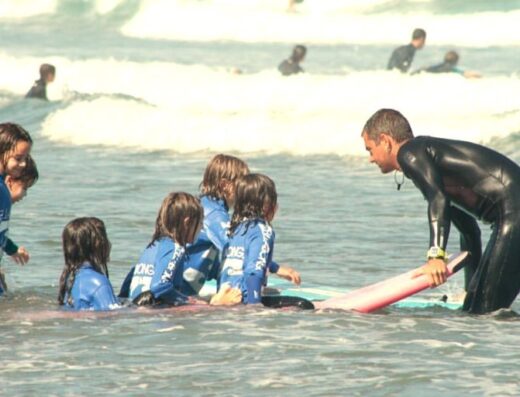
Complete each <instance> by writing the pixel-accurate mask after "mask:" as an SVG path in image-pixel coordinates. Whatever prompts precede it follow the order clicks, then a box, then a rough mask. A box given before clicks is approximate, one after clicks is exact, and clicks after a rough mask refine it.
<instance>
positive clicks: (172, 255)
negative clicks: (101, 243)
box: [129, 192, 203, 305]
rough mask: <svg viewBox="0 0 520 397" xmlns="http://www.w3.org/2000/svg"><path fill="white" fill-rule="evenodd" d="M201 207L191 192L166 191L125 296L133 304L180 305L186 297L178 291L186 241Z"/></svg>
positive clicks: (198, 223) (191, 237)
mask: <svg viewBox="0 0 520 397" xmlns="http://www.w3.org/2000/svg"><path fill="white" fill-rule="evenodd" d="M202 219H203V211H202V207H201V206H200V203H199V200H198V199H196V198H195V197H193V196H192V195H191V194H188V193H183V192H177V193H170V194H169V195H168V196H166V198H165V199H164V200H163V202H162V205H161V208H160V209H159V213H158V215H157V220H156V222H155V232H154V234H153V237H152V241H151V242H150V244H148V246H147V247H146V249H145V250H144V251H143V253H142V254H141V257H140V258H139V261H138V263H137V264H136V265H135V266H134V269H133V274H132V277H131V282H130V288H129V297H130V299H131V300H132V301H133V302H134V303H135V304H137V305H152V304H158V303H160V304H167V305H180V304H185V303H189V302H190V299H188V297H187V296H186V295H185V294H184V293H182V291H181V289H182V274H183V266H184V262H185V261H186V259H187V254H186V244H188V243H192V242H193V240H195V237H196V236H197V234H198V233H199V231H200V229H201V227H202Z"/></svg>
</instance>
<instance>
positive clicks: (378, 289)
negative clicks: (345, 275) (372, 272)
mask: <svg viewBox="0 0 520 397" xmlns="http://www.w3.org/2000/svg"><path fill="white" fill-rule="evenodd" d="M467 256H468V253H467V252H460V253H458V254H453V255H450V257H449V260H448V264H447V266H448V277H449V276H451V275H453V274H455V273H456V272H457V271H458V270H460V269H461V268H462V267H463V266H464V260H465V259H466V258H467ZM423 266H424V265H423ZM421 267H422V266H421ZM421 267H419V268H417V269H413V270H410V271H408V272H406V273H403V274H401V275H399V276H396V277H392V278H389V279H387V280H384V281H381V282H378V283H375V284H371V285H368V286H366V287H364V288H360V289H357V290H355V291H352V292H349V293H347V294H345V295H342V296H338V297H335V298H330V299H327V300H324V301H321V302H314V306H315V307H316V309H343V310H354V311H357V312H361V313H370V312H373V311H375V310H378V309H381V308H383V307H385V306H388V305H391V304H392V303H395V302H398V301H400V300H401V299H404V298H407V297H409V296H411V295H414V294H416V293H418V292H420V291H422V290H424V289H426V288H429V287H430V284H429V283H428V278H427V277H426V276H425V275H421V276H419V277H416V278H412V276H413V274H414V273H415V272H416V271H417V270H418V269H420V268H421Z"/></svg>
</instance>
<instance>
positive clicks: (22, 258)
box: [0, 155, 39, 295]
mask: <svg viewBox="0 0 520 397" xmlns="http://www.w3.org/2000/svg"><path fill="white" fill-rule="evenodd" d="M38 176H39V175H38V168H37V167H36V163H35V162H34V160H33V159H32V157H31V156H30V155H29V156H27V159H26V166H25V168H24V169H23V171H22V173H21V174H20V176H17V177H14V176H11V175H6V176H5V178H4V180H5V185H6V186H7V189H8V190H9V194H10V196H11V203H12V204H14V203H17V202H18V201H20V200H22V199H23V198H24V197H25V195H26V194H27V190H28V189H29V188H30V187H31V186H33V185H34V184H35V183H36V181H37V180H38ZM5 253H6V254H7V255H10V256H11V258H12V259H13V260H14V261H15V262H16V263H19V264H20V265H25V264H26V263H27V262H28V261H29V258H30V256H29V252H28V251H27V250H26V249H25V248H24V247H18V246H17V245H16V244H15V243H14V242H13V241H12V240H11V239H10V238H9V237H8V238H7V241H6V245H5ZM5 291H7V284H6V282H5V277H4V274H3V271H2V269H0V295H1V294H2V293H4V292H5Z"/></svg>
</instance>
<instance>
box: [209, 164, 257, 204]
mask: <svg viewBox="0 0 520 397" xmlns="http://www.w3.org/2000/svg"><path fill="white" fill-rule="evenodd" d="M247 174H249V167H248V166H247V164H246V163H245V162H244V161H242V160H240V159H239V158H237V157H234V156H229V155H227V154H217V155H216V156H215V157H213V158H212V159H211V160H210V162H209V163H208V165H207V166H206V170H205V171H204V177H203V178H202V182H201V184H200V193H201V195H202V196H210V197H213V198H217V199H224V192H223V191H222V187H221V182H222V180H227V181H229V182H232V183H233V182H234V181H235V180H236V179H237V178H240V177H241V176H244V175H247Z"/></svg>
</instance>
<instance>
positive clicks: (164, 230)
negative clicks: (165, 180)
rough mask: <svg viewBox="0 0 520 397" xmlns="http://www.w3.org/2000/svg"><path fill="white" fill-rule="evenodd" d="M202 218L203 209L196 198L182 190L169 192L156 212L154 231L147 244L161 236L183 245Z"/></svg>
mask: <svg viewBox="0 0 520 397" xmlns="http://www.w3.org/2000/svg"><path fill="white" fill-rule="evenodd" d="M186 218H188V219H189V222H188V223H187V224H186V223H185V221H184V220H185V219H186ZM203 219H204V211H203V209H202V206H201V205H200V201H199V199H198V198H196V197H194V196H192V195H191V194H189V193H184V192H174V193H170V194H168V195H167V196H166V197H165V198H164V200H163V202H162V204H161V208H160V209H159V213H158V214H157V220H156V221H155V232H154V234H153V236H152V241H151V242H150V244H149V246H151V245H152V244H153V243H154V242H156V241H157V240H159V239H160V238H162V237H169V238H171V239H172V240H173V241H175V242H176V243H178V244H180V245H182V246H185V245H186V244H188V243H189V242H190V241H188V240H189V238H190V237H191V236H193V235H194V233H195V229H196V228H198V226H199V225H201V224H202V221H203Z"/></svg>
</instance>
